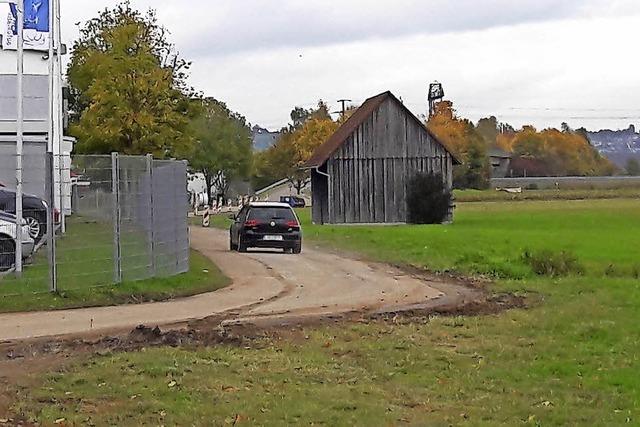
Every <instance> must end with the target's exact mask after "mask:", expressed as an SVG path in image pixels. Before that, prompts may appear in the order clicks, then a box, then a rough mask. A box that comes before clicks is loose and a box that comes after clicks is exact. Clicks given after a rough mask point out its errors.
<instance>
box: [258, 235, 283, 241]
mask: <svg viewBox="0 0 640 427" xmlns="http://www.w3.org/2000/svg"><path fill="white" fill-rule="evenodd" d="M263 240H267V241H269V242H281V241H283V240H284V238H283V237H282V236H264V238H263Z"/></svg>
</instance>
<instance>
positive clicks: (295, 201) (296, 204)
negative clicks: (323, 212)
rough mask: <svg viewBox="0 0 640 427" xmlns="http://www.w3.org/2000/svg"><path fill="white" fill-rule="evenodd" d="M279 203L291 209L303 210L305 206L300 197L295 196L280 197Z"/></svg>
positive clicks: (305, 203)
mask: <svg viewBox="0 0 640 427" xmlns="http://www.w3.org/2000/svg"><path fill="white" fill-rule="evenodd" d="M280 203H286V204H288V205H289V206H291V207H292V208H304V207H306V206H307V202H305V201H304V199H303V198H302V197H297V196H282V197H280Z"/></svg>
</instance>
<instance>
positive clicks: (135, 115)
mask: <svg viewBox="0 0 640 427" xmlns="http://www.w3.org/2000/svg"><path fill="white" fill-rule="evenodd" d="M188 68H189V63H188V62H186V61H185V60H184V59H181V58H180V57H179V55H178V54H177V53H176V51H175V49H174V47H173V45H172V44H171V43H170V42H169V41H168V39H167V31H166V30H165V29H164V28H163V27H162V26H161V25H159V24H158V21H157V18H156V15H155V12H154V11H152V10H150V11H149V12H147V13H146V14H143V13H141V12H139V11H137V10H134V9H132V8H131V6H130V4H129V2H124V3H120V4H118V5H117V6H115V8H113V9H106V10H104V11H103V12H101V13H100V15H99V16H98V17H97V18H94V19H91V20H90V21H88V22H87V23H86V24H85V25H84V27H82V28H81V30H80V38H79V39H78V40H77V41H76V42H75V43H74V46H73V55H72V58H71V63H70V65H69V69H68V80H69V83H70V86H71V92H72V102H71V104H72V105H71V107H72V110H73V111H74V115H73V118H72V120H73V123H72V126H71V128H70V130H71V133H72V134H73V135H74V136H76V137H77V138H78V141H79V143H78V145H77V151H78V152H81V153H92V154H100V153H109V152H112V151H117V152H121V153H125V154H147V153H151V154H153V155H154V156H156V157H159V158H165V157H171V156H176V155H179V154H180V153H185V152H187V151H188V149H189V145H190V144H191V143H192V138H191V136H190V135H189V133H188V131H187V130H188V124H189V121H190V118H191V116H192V111H191V108H190V106H191V102H190V101H189V95H191V94H192V93H191V92H192V91H191V90H190V89H189V88H188V87H187V84H186V78H187V75H186V72H187V70H188Z"/></svg>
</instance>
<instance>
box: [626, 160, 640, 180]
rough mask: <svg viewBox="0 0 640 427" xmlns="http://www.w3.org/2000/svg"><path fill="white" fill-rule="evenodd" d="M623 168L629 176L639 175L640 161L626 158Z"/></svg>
mask: <svg viewBox="0 0 640 427" xmlns="http://www.w3.org/2000/svg"><path fill="white" fill-rule="evenodd" d="M625 170H626V171H627V175H629V176H640V162H639V161H638V159H634V158H631V159H629V160H627V165H626V166H625Z"/></svg>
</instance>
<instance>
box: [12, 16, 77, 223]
mask: <svg viewBox="0 0 640 427" xmlns="http://www.w3.org/2000/svg"><path fill="white" fill-rule="evenodd" d="M7 16H10V15H9V8H8V6H7V5H6V4H0V182H1V183H2V184H4V185H5V186H6V187H8V188H15V186H16V180H15V164H16V146H15V145H16V139H17V138H16V135H17V98H16V97H17V91H16V86H17V85H16V82H17V78H16V75H17V68H16V64H17V54H16V51H15V50H12V49H4V48H3V45H5V46H6V44H7V43H6V39H5V38H6V37H7V35H8V32H7V28H6V27H7V25H6V23H7V22H8V19H7ZM9 35H10V34H9ZM3 42H5V43H3ZM56 59H57V58H56ZM56 69H58V70H59V68H56ZM49 74H50V73H49V61H48V51H42V50H40V51H36V50H30V49H29V47H28V46H27V45H26V44H25V51H24V78H23V85H24V90H23V96H24V98H23V99H24V101H23V105H24V108H23V111H24V156H23V184H24V192H25V193H30V194H34V195H36V196H39V197H45V196H46V194H45V193H46V183H45V173H46V170H45V162H46V160H45V159H46V152H47V149H50V150H51V151H53V154H54V165H55V166H57V167H56V168H55V169H56V171H57V172H55V173H54V181H55V183H56V184H55V187H54V188H55V192H56V200H55V203H54V206H55V207H56V208H57V209H59V210H60V211H63V212H64V213H65V214H67V215H68V214H70V213H71V197H70V194H71V184H70V183H71V177H70V167H71V158H70V155H71V151H72V150H73V143H74V140H73V139H72V138H62V137H61V136H62V134H61V132H55V134H54V138H53V140H52V141H51V144H49V141H48V132H49V125H50V121H49V117H50V115H54V116H58V114H59V111H58V110H62V111H63V112H64V111H65V110H66V108H65V104H66V102H65V101H64V99H63V98H64V97H63V90H62V83H61V79H60V77H59V76H60V71H58V73H57V78H54V79H53V82H54V87H53V97H54V100H55V102H54V103H52V105H53V106H54V108H55V110H54V111H53V112H51V111H50V103H49V99H50V84H49V81H50V80H49V79H50V77H49ZM62 115H63V116H64V113H63V114H62ZM56 122H59V121H56ZM59 128H60V129H61V128H62V126H59Z"/></svg>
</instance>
